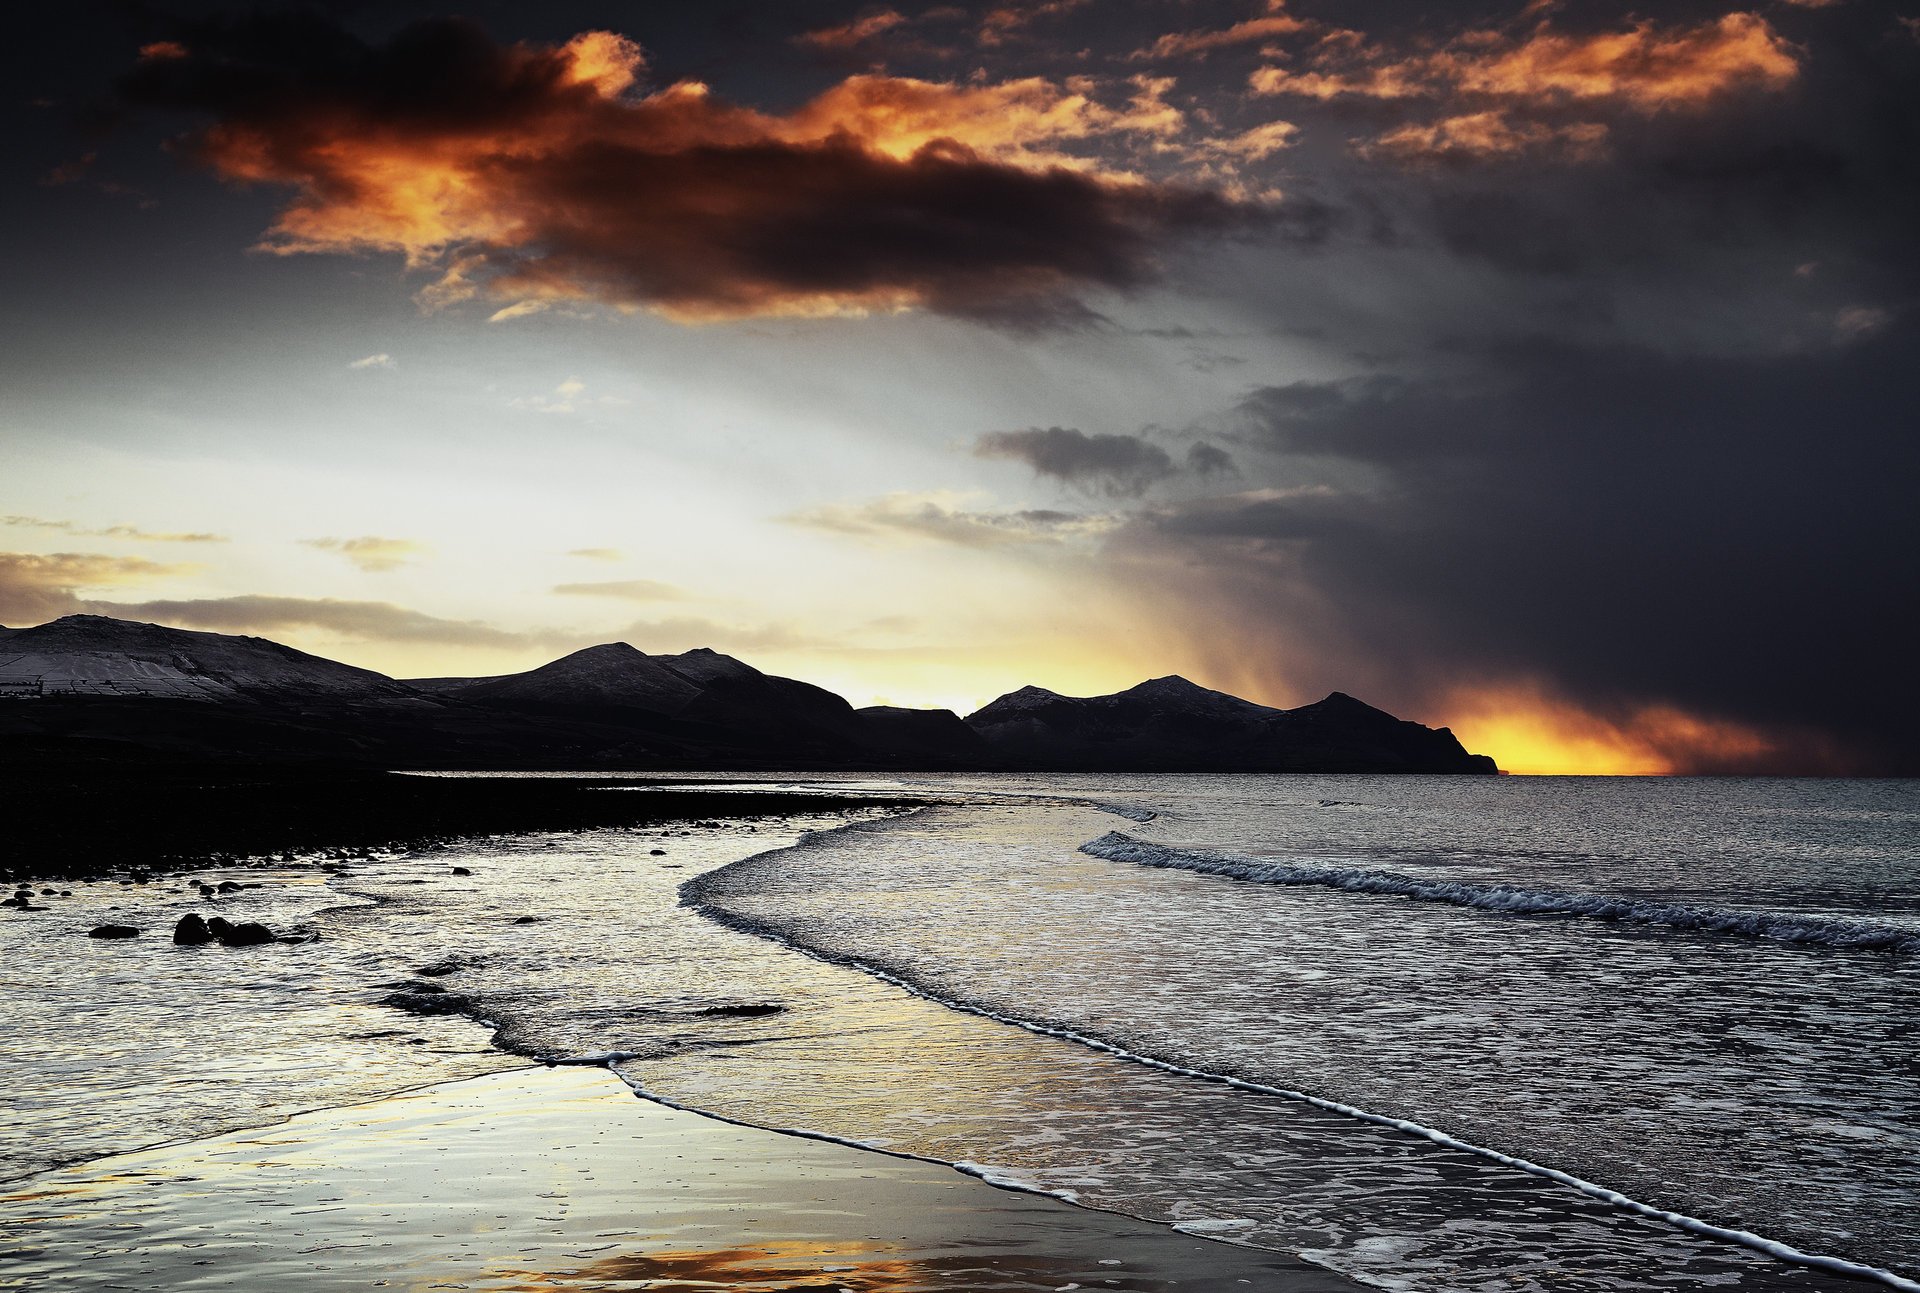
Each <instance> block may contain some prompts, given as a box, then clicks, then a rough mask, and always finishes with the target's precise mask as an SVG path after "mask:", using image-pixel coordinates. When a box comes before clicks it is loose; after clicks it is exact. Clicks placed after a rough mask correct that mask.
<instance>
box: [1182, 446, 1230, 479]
mask: <svg viewBox="0 0 1920 1293" xmlns="http://www.w3.org/2000/svg"><path fill="white" fill-rule="evenodd" d="M1187 470H1188V471H1190V472H1192V473H1193V474H1194V475H1196V476H1237V475H1239V474H1240V465H1239V464H1238V463H1236V462H1235V461H1234V460H1233V455H1232V454H1230V453H1228V452H1227V451H1226V450H1225V449H1222V448H1220V447H1219V446H1218V445H1212V444H1208V443H1207V442H1206V441H1205V440H1199V441H1196V442H1194V444H1193V445H1192V446H1191V447H1190V448H1188V450H1187Z"/></svg>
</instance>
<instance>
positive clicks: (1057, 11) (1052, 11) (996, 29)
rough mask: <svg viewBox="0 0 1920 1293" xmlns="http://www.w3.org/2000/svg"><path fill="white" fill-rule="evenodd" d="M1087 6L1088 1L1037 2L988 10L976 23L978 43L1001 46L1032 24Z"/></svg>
mask: <svg viewBox="0 0 1920 1293" xmlns="http://www.w3.org/2000/svg"><path fill="white" fill-rule="evenodd" d="M1088 3H1089V0H1037V2H1036V3H1031V4H1005V5H1000V6H999V7H998V8H994V9H989V10H988V11H987V15H986V17H984V18H982V19H981V20H980V43H981V44H982V45H1004V44H1006V43H1007V42H1008V41H1009V40H1012V39H1013V38H1015V37H1016V36H1020V35H1022V34H1024V33H1025V31H1026V29H1027V28H1028V27H1029V26H1031V25H1032V24H1033V23H1035V22H1037V21H1039V20H1041V19H1044V18H1058V17H1060V16H1061V15H1062V14H1069V13H1072V12H1073V11H1074V10H1075V9H1079V8H1081V7H1082V6H1084V5H1086V4H1088Z"/></svg>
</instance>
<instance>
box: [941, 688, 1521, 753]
mask: <svg viewBox="0 0 1920 1293" xmlns="http://www.w3.org/2000/svg"><path fill="white" fill-rule="evenodd" d="M967 725H968V726H969V727H971V728H973V729H974V730H975V731H976V732H978V733H979V734H980V735H981V737H982V738H984V739H985V740H986V742H987V743H988V745H989V746H990V747H991V748H992V749H993V750H994V751H995V753H996V754H997V755H999V756H1000V758H1001V759H1002V760H1003V761H1004V762H1006V763H1008V764H1010V765H1013V766H1019V767H1032V768H1047V769H1054V770H1059V771H1065V770H1069V769H1088V770H1098V771H1115V772H1118V771H1135V772H1163V771H1166V772H1429V773H1492V772H1495V771H1497V770H1498V769H1496V768H1495V767H1494V764H1493V760H1492V759H1489V758H1487V757H1486V756H1485V755H1478V754H1469V753H1468V752H1467V751H1466V749H1465V748H1464V747H1462V746H1461V744H1460V742H1459V741H1458V740H1457V739H1456V738H1455V737H1454V735H1453V733H1452V732H1450V731H1448V730H1447V729H1446V728H1444V727H1443V728H1437V729H1436V728H1430V727H1423V726H1421V725H1420V724H1418V723H1411V722H1407V721H1405V720H1402V719H1398V718H1395V717H1394V716H1393V715H1391V714H1389V713H1387V712H1386V711H1384V710H1380V709H1375V708H1374V707H1373V706H1371V705H1368V704H1366V703H1365V702H1363V701H1358V700H1355V699H1354V698H1353V697H1351V696H1349V695H1347V694H1346V693H1345V692H1338V691H1336V692H1334V693H1332V694H1331V695H1329V696H1328V697H1326V699H1324V700H1319V701H1315V702H1314V703H1313V704H1311V705H1303V706H1301V707H1300V708H1298V709H1274V708H1272V707H1270V706H1267V705H1257V704H1255V703H1254V702H1252V701H1250V700H1242V699H1240V698H1239V697H1238V696H1230V695H1228V694H1227V693H1225V692H1221V691H1214V690H1212V689H1211V688H1207V687H1202V686H1200V685H1199V684H1197V683H1193V682H1189V681H1188V680H1187V679H1185V678H1182V677H1179V676H1178V675H1169V676H1168V677H1165V678H1154V679H1151V680H1149V681H1147V682H1143V683H1141V684H1139V685H1138V686H1136V687H1129V688H1128V689H1127V690H1125V691H1120V692H1115V693H1113V694H1112V695H1108V696H1087V697H1075V696H1062V695H1059V694H1058V693H1055V692H1051V691H1047V690H1045V689H1044V688H1040V687H1022V688H1021V689H1020V690H1018V691H1014V692H1009V693H1007V694H1006V695H1005V696H1002V697H1000V698H999V699H998V700H995V701H994V702H992V703H991V704H989V705H985V706H983V707H981V708H980V709H979V710H977V711H975V712H974V713H973V714H970V715H969V716H968V717H967Z"/></svg>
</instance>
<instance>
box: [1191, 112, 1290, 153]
mask: <svg viewBox="0 0 1920 1293" xmlns="http://www.w3.org/2000/svg"><path fill="white" fill-rule="evenodd" d="M1299 134H1300V127H1298V126H1296V125H1294V124H1293V123H1292V122H1291V121H1268V122H1264V123H1262V124H1260V125H1258V126H1254V127H1252V128H1250V129H1247V130H1243V131H1241V132H1240V133H1239V134H1237V135H1226V136H1223V137H1220V138H1217V139H1206V140H1202V141H1201V142H1200V143H1199V144H1197V145H1195V147H1194V152H1195V153H1197V154H1199V155H1202V156H1205V155H1207V154H1214V155H1216V156H1221V157H1231V158H1234V159H1236V160H1238V161H1243V162H1257V161H1262V160H1264V159H1265V158H1268V157H1271V156H1273V155H1274V154H1275V153H1277V152H1279V151H1280V150H1281V149H1283V148H1291V147H1293V145H1294V143H1295V142H1296V139H1297V137H1298V135H1299Z"/></svg>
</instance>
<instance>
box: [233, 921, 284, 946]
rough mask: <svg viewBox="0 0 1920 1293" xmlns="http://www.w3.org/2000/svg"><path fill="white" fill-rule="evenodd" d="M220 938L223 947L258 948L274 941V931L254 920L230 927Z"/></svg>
mask: <svg viewBox="0 0 1920 1293" xmlns="http://www.w3.org/2000/svg"><path fill="white" fill-rule="evenodd" d="M219 937H220V945H221V946H222V947H258V946H260V945H261V944H262V943H271V942H273V941H274V938H273V931H272V930H270V929H268V928H267V927H266V926H265V925H262V924H261V923H260V922H258V921H254V920H243V921H241V922H240V923H239V924H237V925H228V926H227V928H226V929H225V930H224V931H222V933H221V934H220V936H219Z"/></svg>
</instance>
